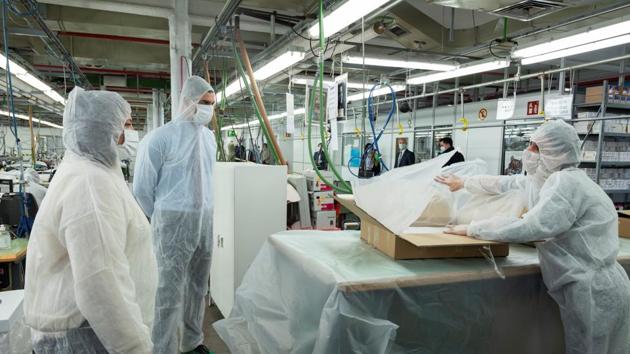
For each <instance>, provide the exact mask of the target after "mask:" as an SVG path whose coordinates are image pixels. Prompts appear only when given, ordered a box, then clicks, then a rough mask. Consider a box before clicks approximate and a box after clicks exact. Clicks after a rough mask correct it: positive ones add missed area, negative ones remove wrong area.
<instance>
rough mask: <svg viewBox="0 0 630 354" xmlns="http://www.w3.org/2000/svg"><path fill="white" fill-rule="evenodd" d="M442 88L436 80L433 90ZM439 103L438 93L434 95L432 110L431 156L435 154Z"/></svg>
mask: <svg viewBox="0 0 630 354" xmlns="http://www.w3.org/2000/svg"><path fill="white" fill-rule="evenodd" d="M439 89H440V83H439V82H436V83H435V84H433V91H438V90H439ZM437 105H438V95H433V105H432V112H431V119H432V120H431V158H433V156H435V110H436V109H437Z"/></svg>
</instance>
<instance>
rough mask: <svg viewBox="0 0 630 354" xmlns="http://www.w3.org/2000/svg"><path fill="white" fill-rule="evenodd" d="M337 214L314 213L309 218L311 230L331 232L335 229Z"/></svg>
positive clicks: (329, 212)
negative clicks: (311, 225)
mask: <svg viewBox="0 0 630 354" xmlns="http://www.w3.org/2000/svg"><path fill="white" fill-rule="evenodd" d="M336 219H337V213H336V212H335V211H334V210H333V211H318V212H314V213H313V215H312V218H311V221H312V223H313V228H314V229H316V230H333V229H336V228H337V226H336Z"/></svg>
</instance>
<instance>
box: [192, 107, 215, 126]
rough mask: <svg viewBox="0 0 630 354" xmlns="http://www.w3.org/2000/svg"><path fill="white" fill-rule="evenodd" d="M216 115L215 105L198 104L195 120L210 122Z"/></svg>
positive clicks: (204, 122)
mask: <svg viewBox="0 0 630 354" xmlns="http://www.w3.org/2000/svg"><path fill="white" fill-rule="evenodd" d="M213 116H214V106H212V105H207V104H198V105H197V113H195V119H194V120H195V122H198V123H201V124H204V125H205V124H208V123H210V121H212V117H213Z"/></svg>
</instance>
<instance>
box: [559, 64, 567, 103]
mask: <svg viewBox="0 0 630 354" xmlns="http://www.w3.org/2000/svg"><path fill="white" fill-rule="evenodd" d="M565 64H566V59H565V58H560V68H564V66H565ZM564 74H565V72H564V71H561V72H560V76H559V77H558V92H559V93H560V94H561V95H564V85H565V78H564Z"/></svg>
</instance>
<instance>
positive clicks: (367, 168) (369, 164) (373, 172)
mask: <svg viewBox="0 0 630 354" xmlns="http://www.w3.org/2000/svg"><path fill="white" fill-rule="evenodd" d="M380 174H381V162H380V160H379V159H378V158H377V156H376V150H375V149H374V147H373V146H372V144H371V143H367V144H365V147H364V148H363V155H362V156H361V165H359V178H370V177H374V176H378V175H380Z"/></svg>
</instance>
